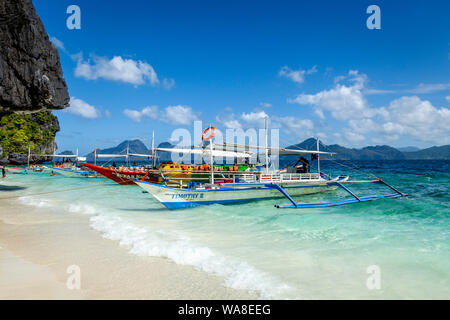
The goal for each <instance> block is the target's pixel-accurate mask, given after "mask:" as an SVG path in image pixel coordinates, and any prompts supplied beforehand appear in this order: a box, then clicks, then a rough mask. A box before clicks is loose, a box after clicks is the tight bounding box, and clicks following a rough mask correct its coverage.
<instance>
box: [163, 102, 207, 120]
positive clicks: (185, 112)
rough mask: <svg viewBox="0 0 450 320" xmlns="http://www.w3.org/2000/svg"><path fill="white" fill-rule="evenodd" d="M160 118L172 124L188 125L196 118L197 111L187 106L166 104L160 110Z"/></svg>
mask: <svg viewBox="0 0 450 320" xmlns="http://www.w3.org/2000/svg"><path fill="white" fill-rule="evenodd" d="M161 119H162V120H163V121H164V122H167V123H170V124H173V125H189V124H191V123H192V122H193V121H195V120H198V116H197V113H196V112H194V111H193V110H192V108H191V107H189V106H183V105H177V106H168V107H167V108H166V109H164V111H163V112H162V115H161Z"/></svg>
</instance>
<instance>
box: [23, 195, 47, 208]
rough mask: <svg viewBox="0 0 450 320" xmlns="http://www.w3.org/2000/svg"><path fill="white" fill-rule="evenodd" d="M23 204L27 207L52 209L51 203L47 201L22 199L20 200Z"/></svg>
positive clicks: (31, 198)
mask: <svg viewBox="0 0 450 320" xmlns="http://www.w3.org/2000/svg"><path fill="white" fill-rule="evenodd" d="M18 200H19V201H20V202H21V203H22V204H25V205H27V206H34V207H50V206H51V203H50V201H49V200H46V199H39V198H34V197H29V196H25V197H20V198H19V199H18Z"/></svg>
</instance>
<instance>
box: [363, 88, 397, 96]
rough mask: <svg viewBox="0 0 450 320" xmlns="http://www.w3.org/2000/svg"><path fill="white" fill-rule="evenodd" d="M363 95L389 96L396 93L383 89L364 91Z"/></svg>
mask: <svg viewBox="0 0 450 320" xmlns="http://www.w3.org/2000/svg"><path fill="white" fill-rule="evenodd" d="M363 92H364V94H368V95H375V94H391V93H396V91H394V90H383V89H364V91H363Z"/></svg>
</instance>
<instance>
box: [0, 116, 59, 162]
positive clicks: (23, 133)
mask: <svg viewBox="0 0 450 320" xmlns="http://www.w3.org/2000/svg"><path fill="white" fill-rule="evenodd" d="M0 116H1V118H0V145H1V146H2V148H3V157H4V158H6V157H8V155H9V154H11V153H27V152H28V145H29V144H30V145H31V151H32V152H33V153H35V154H42V153H44V152H46V151H49V150H51V146H52V144H53V141H54V138H55V134H56V132H57V131H58V130H59V125H58V119H57V118H56V117H55V116H54V115H53V114H51V113H50V112H47V111H42V112H37V113H34V114H17V113H10V114H3V115H0ZM0 156H1V155H0Z"/></svg>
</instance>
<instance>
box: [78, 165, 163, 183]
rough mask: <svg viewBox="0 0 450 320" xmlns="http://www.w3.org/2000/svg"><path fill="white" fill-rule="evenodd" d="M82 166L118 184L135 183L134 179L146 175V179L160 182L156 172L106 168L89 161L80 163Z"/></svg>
mask: <svg viewBox="0 0 450 320" xmlns="http://www.w3.org/2000/svg"><path fill="white" fill-rule="evenodd" d="M78 164H79V165H81V166H85V167H87V168H89V169H91V170H94V171H95V172H98V173H100V174H101V175H103V176H105V177H107V178H108V179H111V180H113V181H115V182H117V183H118V184H123V185H124V184H135V183H134V182H133V180H134V179H139V180H141V179H143V178H144V177H145V180H144V181H147V182H152V183H159V182H160V178H159V176H158V175H156V174H152V173H148V172H147V171H145V170H136V169H131V168H127V167H120V168H105V167H100V166H96V165H93V164H89V163H78Z"/></svg>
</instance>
